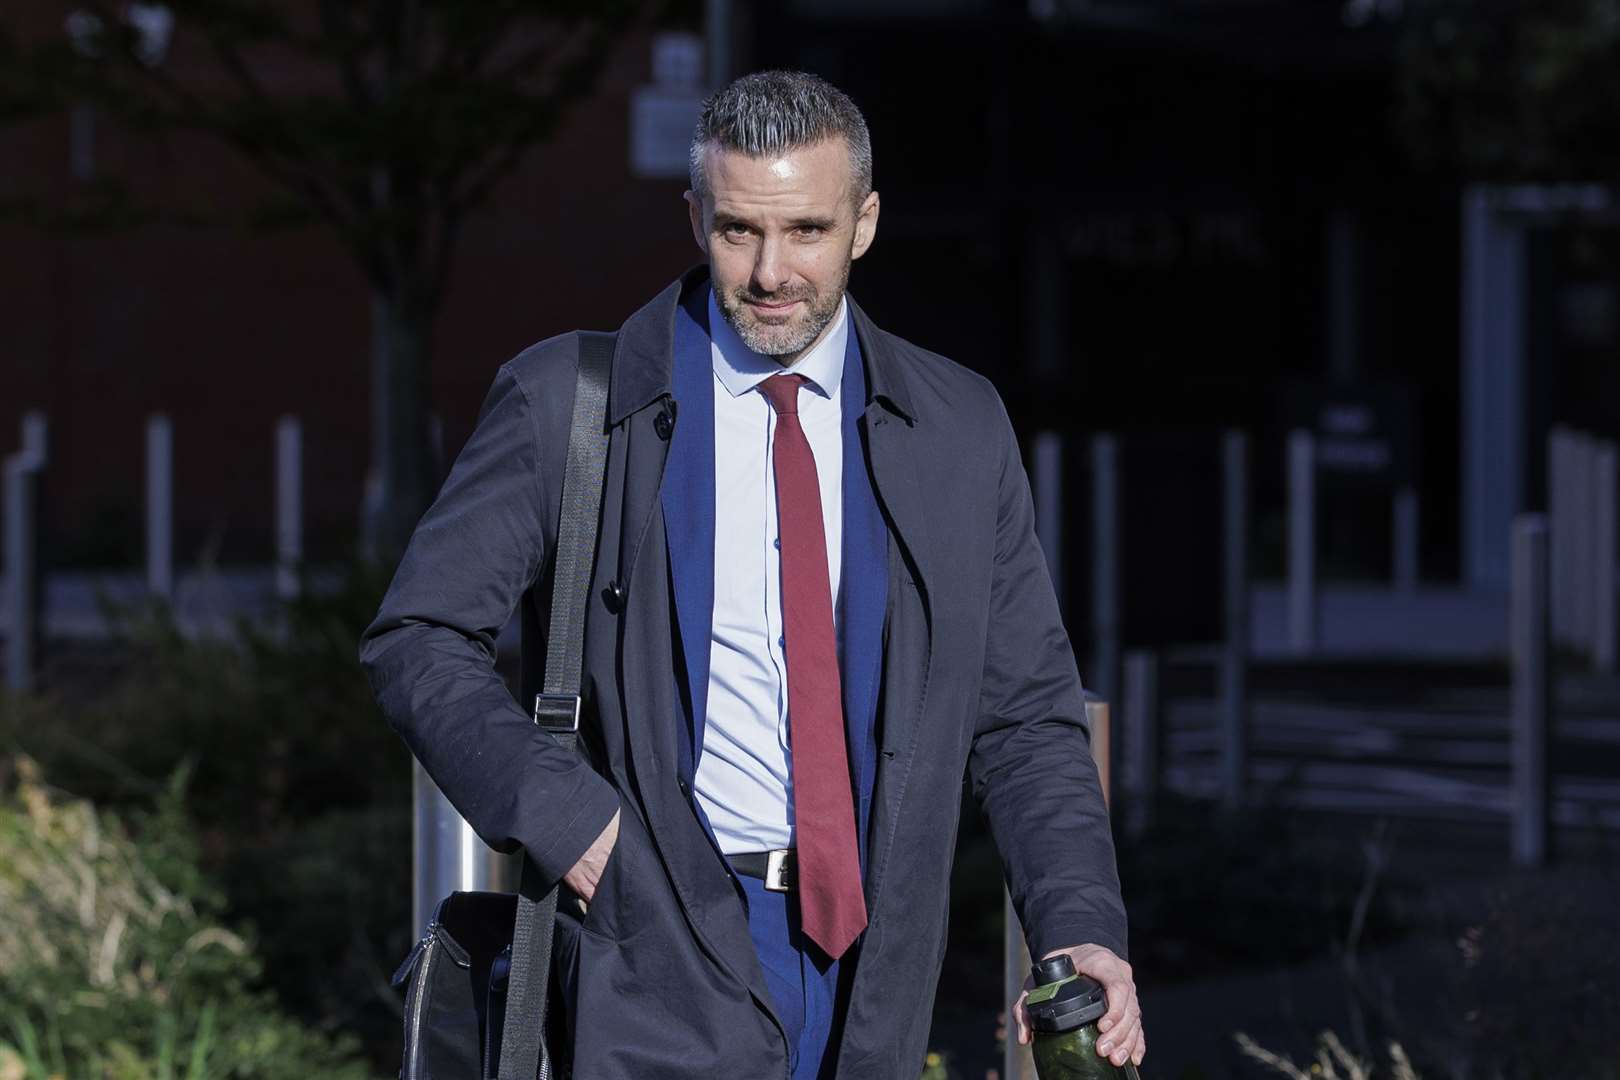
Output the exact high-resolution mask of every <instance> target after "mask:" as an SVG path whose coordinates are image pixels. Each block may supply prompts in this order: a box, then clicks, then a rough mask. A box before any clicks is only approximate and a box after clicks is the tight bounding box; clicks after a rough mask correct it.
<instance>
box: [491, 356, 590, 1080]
mask: <svg viewBox="0 0 1620 1080" xmlns="http://www.w3.org/2000/svg"><path fill="white" fill-rule="evenodd" d="M613 343H614V335H612V334H600V333H591V332H586V331H581V332H580V334H579V382H578V384H577V386H576V388H575V390H574V415H573V419H572V421H571V422H570V426H569V432H568V466H567V471H566V472H564V474H563V487H562V514H561V516H560V517H559V518H558V519H557V562H556V569H555V571H554V573H553V581H552V589H551V630H550V633H548V634H547V635H546V675H545V683H544V690H543V691H542V692H541V693H540V694H538V695H536V698H535V703H534V721H535V723H536V724H539V725H540V726H541V727H542V728H545V729H546V730H547V731H549V732H550V733H551V734H552V735H554V736H556V738H557V741H558V742H560V743H562V744H563V746H564V747H565V748H567V749H569V750H572V749H573V748H574V744H575V741H576V740H577V738H578V733H579V713H580V702H579V687H580V673H581V670H582V668H583V664H584V659H585V605H586V601H587V599H588V594H589V592H590V587H591V568H592V564H593V563H594V562H595V557H596V529H597V517H598V515H599V514H600V513H601V510H602V476H603V472H604V470H605V468H606V465H607V447H608V436H607V397H608V375H609V371H610V369H611V368H612V364H613ZM542 893H543V894H542ZM556 916H557V887H556V886H555V885H553V886H552V887H551V888H550V889H546V890H542V889H541V887H540V874H539V870H538V869H537V868H536V867H535V865H534V862H533V860H531V859H529V858H527V857H525V858H524V860H523V881H522V884H521V885H520V886H519V888H518V900H517V920H516V922H515V923H514V924H513V927H512V967H511V973H510V975H509V977H508V981H507V992H506V1022H505V1024H504V1027H503V1034H502V1039H501V1065H500V1073H499V1080H535V1078H536V1077H539V1078H540V1080H550V1077H551V1076H552V1066H551V1062H550V1060H549V1057H548V1055H547V1054H546V1047H545V1031H544V1023H545V1019H546V988H547V980H548V978H549V976H550V973H551V934H552V929H553V926H554V924H555V921H556Z"/></svg>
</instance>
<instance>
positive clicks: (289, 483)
mask: <svg viewBox="0 0 1620 1080" xmlns="http://www.w3.org/2000/svg"><path fill="white" fill-rule="evenodd" d="M303 561H304V429H303V425H302V424H301V423H300V422H299V420H298V417H296V416H283V417H282V418H281V419H280V420H278V421H276V595H277V596H279V597H281V598H282V599H283V600H290V599H292V598H293V597H295V596H297V595H298V572H299V568H300V567H301V565H302V564H303Z"/></svg>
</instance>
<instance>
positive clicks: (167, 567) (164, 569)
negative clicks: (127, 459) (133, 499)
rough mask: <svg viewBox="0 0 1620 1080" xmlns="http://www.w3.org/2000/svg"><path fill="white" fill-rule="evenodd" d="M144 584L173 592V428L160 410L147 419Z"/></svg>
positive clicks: (160, 592) (162, 593)
mask: <svg viewBox="0 0 1620 1080" xmlns="http://www.w3.org/2000/svg"><path fill="white" fill-rule="evenodd" d="M146 587H147V589H148V590H150V591H151V593H152V595H153V596H157V597H161V598H163V599H165V600H167V599H169V598H171V597H172V596H173V595H174V427H173V425H172V424H171V423H170V421H169V418H168V417H167V416H164V415H163V414H162V413H155V414H153V415H152V416H149V417H147V419H146Z"/></svg>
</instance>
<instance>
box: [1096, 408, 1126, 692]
mask: <svg viewBox="0 0 1620 1080" xmlns="http://www.w3.org/2000/svg"><path fill="white" fill-rule="evenodd" d="M1119 527H1120V521H1119V441H1118V440H1117V439H1116V438H1115V437H1114V436H1112V435H1097V436H1094V437H1093V438H1092V440H1091V528H1092V534H1091V536H1092V540H1091V575H1092V576H1091V603H1092V608H1091V612H1092V614H1091V636H1092V642H1093V648H1094V651H1093V661H1092V666H1093V669H1094V670H1093V671H1092V675H1091V683H1092V689H1094V690H1095V691H1097V693H1098V694H1099V695H1100V696H1101V697H1102V698H1103V699H1104V700H1107V701H1115V700H1118V698H1119V633H1120V625H1119V581H1120V544H1119Z"/></svg>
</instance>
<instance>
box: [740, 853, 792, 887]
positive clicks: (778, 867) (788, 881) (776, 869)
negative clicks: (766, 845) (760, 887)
mask: <svg viewBox="0 0 1620 1080" xmlns="http://www.w3.org/2000/svg"><path fill="white" fill-rule="evenodd" d="M726 861H727V862H729V863H730V864H731V868H732V869H733V870H735V871H737V873H739V874H742V875H744V876H745V877H751V878H759V879H760V880H761V881H763V882H764V883H765V888H767V889H769V890H770V891H771V892H792V891H793V889H794V887H795V886H797V885H798V882H799V860H798V858H797V856H795V855H794V853H793V849H792V848H777V849H776V850H775V851H743V852H738V853H737V854H735V855H727V856H726Z"/></svg>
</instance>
